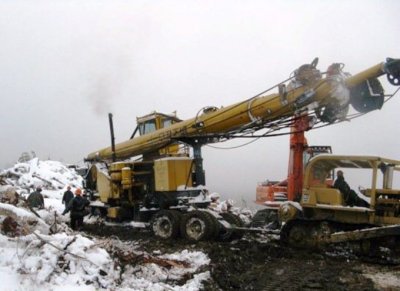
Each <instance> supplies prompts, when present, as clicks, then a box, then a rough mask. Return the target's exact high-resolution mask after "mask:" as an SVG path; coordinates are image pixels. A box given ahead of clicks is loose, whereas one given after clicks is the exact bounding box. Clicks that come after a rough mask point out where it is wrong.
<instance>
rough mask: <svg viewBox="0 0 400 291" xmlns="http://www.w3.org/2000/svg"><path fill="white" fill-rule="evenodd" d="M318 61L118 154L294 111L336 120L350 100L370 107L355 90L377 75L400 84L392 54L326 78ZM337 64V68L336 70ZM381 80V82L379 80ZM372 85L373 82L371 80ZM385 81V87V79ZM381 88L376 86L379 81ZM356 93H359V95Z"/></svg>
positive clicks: (120, 147) (93, 156) (118, 148)
mask: <svg viewBox="0 0 400 291" xmlns="http://www.w3.org/2000/svg"><path fill="white" fill-rule="evenodd" d="M316 63H317V61H315V60H314V62H313V63H311V64H306V65H303V66H301V67H300V68H299V69H297V70H296V71H295V77H294V79H293V80H292V81H291V82H290V83H288V84H284V83H281V84H280V85H279V93H274V94H269V95H264V96H257V97H255V98H251V99H248V100H245V101H243V102H239V103H236V104H233V105H230V106H227V107H223V108H220V109H215V108H214V109H213V110H208V111H207V112H203V113H202V114H201V115H198V116H196V117H194V118H191V119H188V120H185V121H181V122H177V123H175V124H172V125H171V126H169V127H166V128H162V129H159V130H156V131H154V132H151V133H148V134H145V135H142V136H139V137H135V138H133V139H130V140H127V141H125V142H122V143H119V144H116V145H115V155H116V157H117V159H126V158H129V157H132V156H137V155H141V154H144V153H148V152H151V151H155V150H157V149H160V148H162V147H165V146H167V145H169V144H171V143H173V142H176V141H177V140H180V139H187V138H191V137H196V136H202V135H203V136H204V135H212V134H230V133H234V132H238V131H240V130H242V129H244V128H254V129H260V128H268V127H269V126H270V125H271V124H272V123H273V122H274V121H276V120H281V119H284V118H288V117H291V116H294V115H295V113H298V112H309V111H311V110H315V112H316V113H317V117H318V119H319V120H320V121H322V122H328V123H333V122H334V121H336V120H338V119H343V112H344V115H345V114H346V112H347V111H346V108H347V109H348V106H349V104H352V105H353V107H355V108H357V107H356V106H354V103H360V102H361V103H362V105H361V108H364V109H363V110H365V108H370V107H369V106H366V105H364V103H365V104H367V105H368V104H370V103H371V102H370V101H371V100H370V99H371V98H374V97H376V96H372V95H373V94H372V95H370V96H369V97H371V98H369V99H368V100H364V99H363V100H361V101H360V96H359V94H357V92H356V93H355V94H353V93H354V92H352V90H353V89H354V88H356V87H357V86H360V84H363V83H365V82H368V81H370V80H373V79H376V78H378V77H380V76H382V75H384V74H387V75H388V79H389V81H390V82H391V83H392V84H394V85H398V82H399V76H400V73H399V72H400V60H399V59H389V58H388V59H387V60H386V61H385V62H382V63H379V64H377V65H375V66H373V67H370V68H368V69H366V70H364V71H362V72H360V73H358V74H355V75H353V76H350V77H349V76H348V75H345V74H344V73H343V72H342V71H341V69H338V68H340V64H333V65H332V66H331V67H330V69H331V72H329V69H328V73H327V74H326V76H325V77H324V78H323V77H322V74H321V73H320V71H319V70H317V69H316ZM335 68H336V70H335ZM377 82H378V83H379V81H377ZM367 85H368V86H369V87H371V86H370V84H367ZM379 86H380V87H381V85H380V83H379ZM375 87H376V86H375ZM380 93H381V94H380V95H381V97H379V98H382V102H375V101H374V102H372V103H374V104H378V105H372V108H370V109H371V110H373V109H378V108H380V106H382V104H383V89H382V92H380ZM354 95H357V96H356V97H354ZM358 107H360V106H358ZM112 156H113V151H112V148H111V147H106V148H103V149H101V150H98V151H95V152H93V153H90V154H89V155H88V156H87V160H89V161H94V160H98V159H102V160H107V159H111V158H112Z"/></svg>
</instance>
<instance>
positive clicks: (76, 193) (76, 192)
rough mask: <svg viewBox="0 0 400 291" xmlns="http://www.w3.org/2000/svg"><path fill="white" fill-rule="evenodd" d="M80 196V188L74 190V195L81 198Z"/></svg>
mask: <svg viewBox="0 0 400 291" xmlns="http://www.w3.org/2000/svg"><path fill="white" fill-rule="evenodd" d="M81 194H82V190H81V188H78V189H76V190H75V195H78V196H81Z"/></svg>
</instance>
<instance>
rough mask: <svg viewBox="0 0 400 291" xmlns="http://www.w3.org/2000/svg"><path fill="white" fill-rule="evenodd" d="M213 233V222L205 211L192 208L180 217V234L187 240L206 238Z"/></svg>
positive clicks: (195, 240)
mask: <svg viewBox="0 0 400 291" xmlns="http://www.w3.org/2000/svg"><path fill="white" fill-rule="evenodd" d="M214 233H215V223H214V221H213V219H212V218H211V217H210V214H207V213H206V212H203V211H199V210H194V211H191V212H189V213H187V214H185V215H183V217H182V221H181V234H182V236H183V237H184V238H186V239H187V240H189V241H194V242H197V241H201V240H207V239H209V238H211V237H212V236H213V234H214Z"/></svg>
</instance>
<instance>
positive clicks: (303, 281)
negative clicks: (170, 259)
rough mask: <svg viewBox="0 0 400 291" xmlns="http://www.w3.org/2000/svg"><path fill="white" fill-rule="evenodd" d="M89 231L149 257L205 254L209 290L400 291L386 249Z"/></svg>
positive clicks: (396, 263)
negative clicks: (317, 247)
mask: <svg viewBox="0 0 400 291" xmlns="http://www.w3.org/2000/svg"><path fill="white" fill-rule="evenodd" d="M85 232H86V233H87V234H88V235H90V236H95V237H110V236H116V237H118V238H119V239H120V240H128V241H132V240H134V241H137V242H138V245H139V246H140V247H139V248H140V249H141V250H143V251H146V252H149V253H152V252H153V251H158V250H159V251H161V252H166V253H171V252H175V251H179V250H184V249H188V250H197V251H203V252H204V253H206V254H207V255H208V256H209V258H210V259H211V263H210V265H208V266H206V267H205V269H202V270H201V271H202V272H204V271H206V270H209V271H210V273H211V278H212V279H211V280H210V281H208V282H206V283H205V284H204V290H351V289H353V290H400V285H399V281H397V280H396V279H395V280H394V281H391V280H390V278H393V277H394V278H396V277H400V259H399V258H400V256H398V254H394V253H386V254H385V250H383V252H380V253H379V254H374V255H373V256H370V255H360V254H358V253H357V249H356V248H354V246H349V245H342V246H336V247H335V248H330V249H325V250H323V251H321V250H319V251H317V250H299V249H294V248H291V247H288V246H285V245H282V244H281V243H280V242H279V240H278V237H277V236H271V235H270V236H266V235H259V234H258V235H257V234H251V235H246V236H245V237H244V238H242V239H241V240H237V241H233V242H200V243H197V244H193V243H189V242H187V241H185V240H183V239H176V240H174V241H163V240H160V239H157V238H155V237H153V236H152V234H151V232H149V231H145V230H138V229H133V228H130V227H121V226H101V227H99V226H98V225H86V226H85ZM377 274H378V275H379V274H381V275H382V276H383V277H382V276H380V277H379V278H381V280H380V281H381V282H379V280H377V279H375V277H377ZM385 275H386V276H387V279H385ZM374 276H375V277H374ZM370 278H374V280H372V279H370ZM186 279H188V278H186Z"/></svg>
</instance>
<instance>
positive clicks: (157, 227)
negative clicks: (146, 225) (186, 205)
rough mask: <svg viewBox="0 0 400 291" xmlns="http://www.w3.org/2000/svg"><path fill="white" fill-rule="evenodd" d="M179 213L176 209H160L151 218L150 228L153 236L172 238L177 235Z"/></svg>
mask: <svg viewBox="0 0 400 291" xmlns="http://www.w3.org/2000/svg"><path fill="white" fill-rule="evenodd" d="M180 220H181V214H180V213H179V212H178V211H176V210H160V211H159V212H157V213H156V214H155V215H154V216H153V219H152V223H151V228H152V231H153V233H154V235H155V236H157V237H159V238H162V239H172V238H176V237H178V236H179V230H180Z"/></svg>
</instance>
